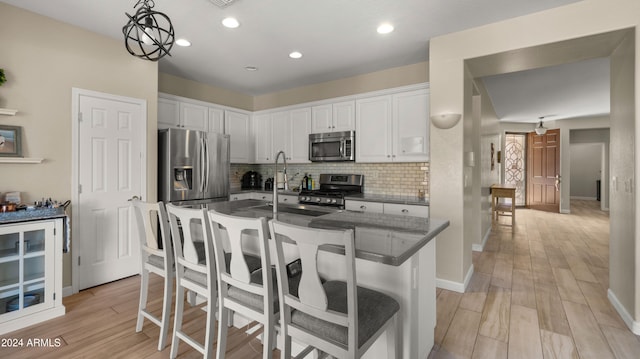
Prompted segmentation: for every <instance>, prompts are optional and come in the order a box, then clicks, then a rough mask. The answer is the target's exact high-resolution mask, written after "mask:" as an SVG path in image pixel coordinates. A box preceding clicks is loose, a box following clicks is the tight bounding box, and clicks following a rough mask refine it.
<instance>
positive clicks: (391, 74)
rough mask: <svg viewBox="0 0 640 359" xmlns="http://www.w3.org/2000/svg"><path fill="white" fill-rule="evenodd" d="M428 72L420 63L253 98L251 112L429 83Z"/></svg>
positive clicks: (424, 64) (424, 63)
mask: <svg viewBox="0 0 640 359" xmlns="http://www.w3.org/2000/svg"><path fill="white" fill-rule="evenodd" d="M427 68H428V66H427V63H426V62H420V63H417V64H413V65H407V66H400V67H394V68H391V69H386V70H382V71H377V72H371V73H368V74H363V75H358V76H353V77H347V78H344V79H340V80H334V81H328V82H322V83H319V84H315V85H310V86H304V87H297V88H294V89H290V90H286V91H281V92H275V93H270V94H266V95H261V96H256V97H255V98H254V105H253V110H254V111H259V110H266V109H269V108H275V107H281V106H288V105H295V104H298V103H305V102H311V101H318V100H325V99H329V98H333V97H340V96H348V95H355V94H359V93H365V92H371V91H377V90H383V89H388V88H393V87H400V86H407V85H414V84H419V83H424V82H428V81H429V75H428V72H427Z"/></svg>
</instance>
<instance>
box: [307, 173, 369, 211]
mask: <svg viewBox="0 0 640 359" xmlns="http://www.w3.org/2000/svg"><path fill="white" fill-rule="evenodd" d="M319 183H320V189H318V190H313V191H311V190H302V192H300V194H299V195H298V202H299V203H304V204H315V205H323V206H332V207H338V208H344V197H345V196H346V195H349V194H355V193H362V192H363V188H364V175H354V174H321V175H320V180H319Z"/></svg>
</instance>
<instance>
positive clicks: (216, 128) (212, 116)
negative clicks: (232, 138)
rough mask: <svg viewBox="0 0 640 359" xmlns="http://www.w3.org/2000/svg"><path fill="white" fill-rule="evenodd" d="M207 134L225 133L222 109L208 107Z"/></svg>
mask: <svg viewBox="0 0 640 359" xmlns="http://www.w3.org/2000/svg"><path fill="white" fill-rule="evenodd" d="M209 132H215V133H225V132H224V110H223V109H221V108H215V107H209Z"/></svg>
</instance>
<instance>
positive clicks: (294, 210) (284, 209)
mask: <svg viewBox="0 0 640 359" xmlns="http://www.w3.org/2000/svg"><path fill="white" fill-rule="evenodd" d="M247 209H248V210H255V211H267V212H269V213H273V206H272V205H270V204H266V205H262V206H255V207H249V208H247ZM333 212H335V210H325V211H321V210H315V209H310V208H309V206H304V205H298V206H291V205H284V204H279V205H278V213H288V214H299V215H301V216H309V217H318V216H322V215H325V214H329V213H333Z"/></svg>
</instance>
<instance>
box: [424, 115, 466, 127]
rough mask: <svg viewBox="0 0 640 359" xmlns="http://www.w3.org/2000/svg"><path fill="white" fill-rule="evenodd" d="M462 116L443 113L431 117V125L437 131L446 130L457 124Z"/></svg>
mask: <svg viewBox="0 0 640 359" xmlns="http://www.w3.org/2000/svg"><path fill="white" fill-rule="evenodd" d="M460 118H462V115H461V114H459V113H443V114H440V115H431V123H433V125H434V126H436V127H437V128H439V129H442V130H446V129H449V128H451V127H453V126H455V125H457V124H458V121H460Z"/></svg>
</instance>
